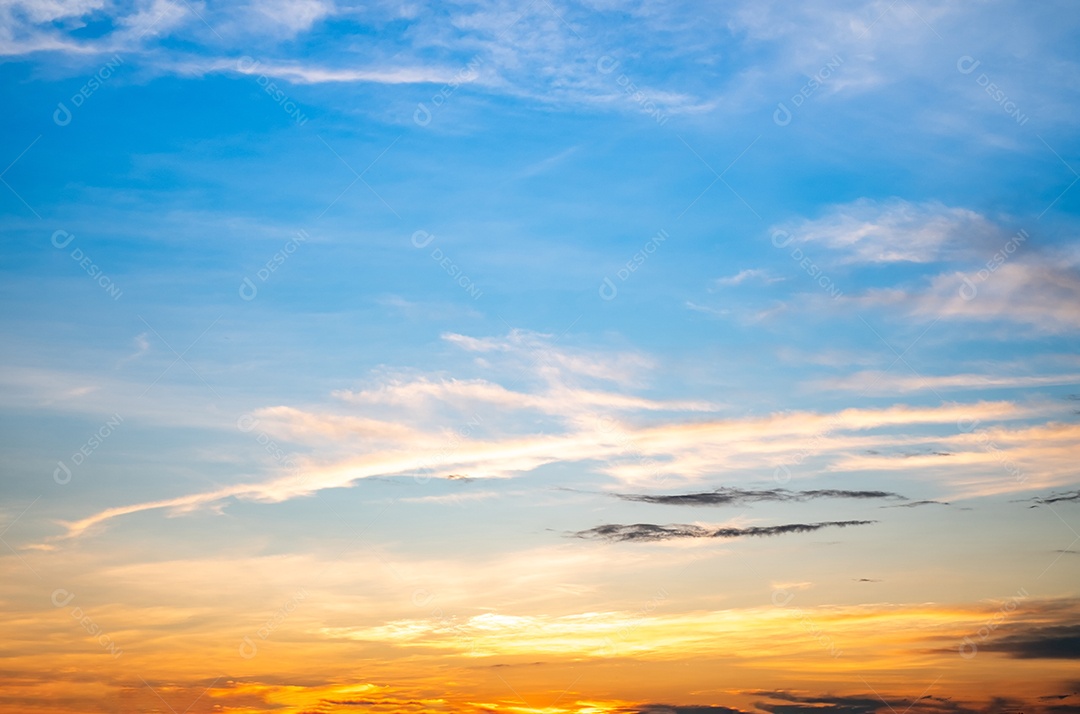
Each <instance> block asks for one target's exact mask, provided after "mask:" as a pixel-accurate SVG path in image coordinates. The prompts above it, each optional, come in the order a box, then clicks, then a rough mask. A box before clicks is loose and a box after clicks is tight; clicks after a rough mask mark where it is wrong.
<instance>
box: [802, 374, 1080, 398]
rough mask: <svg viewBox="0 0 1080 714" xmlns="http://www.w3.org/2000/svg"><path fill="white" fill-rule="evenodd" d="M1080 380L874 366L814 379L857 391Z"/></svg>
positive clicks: (820, 385) (1007, 386)
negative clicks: (892, 369)
mask: <svg viewBox="0 0 1080 714" xmlns="http://www.w3.org/2000/svg"><path fill="white" fill-rule="evenodd" d="M1077 383H1080V374H1038V375H992V374H947V375H904V374H900V375H897V374H891V373H887V372H880V371H875V370H864V371H861V372H854V373H852V374H850V375H845V376H843V377H832V378H829V379H822V380H818V381H816V382H813V383H812V385H813V386H814V387H816V388H819V389H837V390H843V391H850V392H859V393H860V394H903V393H910V392H921V391H940V392H944V391H950V390H968V389H1022V388H1030V387H1044V386H1056V385H1061V384H1077Z"/></svg>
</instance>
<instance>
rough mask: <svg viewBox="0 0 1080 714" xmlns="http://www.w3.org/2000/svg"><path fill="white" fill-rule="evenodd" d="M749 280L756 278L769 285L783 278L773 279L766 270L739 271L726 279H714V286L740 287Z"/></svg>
mask: <svg viewBox="0 0 1080 714" xmlns="http://www.w3.org/2000/svg"><path fill="white" fill-rule="evenodd" d="M751 278H758V279H760V280H761V281H762V282H764V283H765V284H766V285H768V284H771V283H776V282H780V281H781V280H783V279H784V278H774V277H772V276H771V275H770V274H769V271H767V270H760V269H748V270H740V271H739V272H738V273H736V274H735V275H731V276H729V277H726V278H717V279H716V284H717V285H741V284H743V283H744V282H746V281H747V280H750V279H751Z"/></svg>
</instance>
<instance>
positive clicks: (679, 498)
mask: <svg viewBox="0 0 1080 714" xmlns="http://www.w3.org/2000/svg"><path fill="white" fill-rule="evenodd" d="M614 495H615V496H616V497H617V498H621V499H623V500H624V501H638V502H640V503H659V504H663V505H667V506H740V505H743V504H745V503H758V502H760V501H781V502H796V503H800V502H802V501H810V500H814V499H817V498H855V499H874V498H885V499H894V500H900V501H906V500H907V499H906V498H905V497H904V496H901V495H900V494H898V493H893V492H891V491H845V490H840V489H832V488H827V489H818V490H814V491H789V490H788V489H786V488H769V489H764V490H756V491H755V490H746V489H741V488H727V487H721V488H718V489H716V490H714V491H703V492H701V493H681V494H675V495H671V496H655V495H651V494H640V493H616V494H614Z"/></svg>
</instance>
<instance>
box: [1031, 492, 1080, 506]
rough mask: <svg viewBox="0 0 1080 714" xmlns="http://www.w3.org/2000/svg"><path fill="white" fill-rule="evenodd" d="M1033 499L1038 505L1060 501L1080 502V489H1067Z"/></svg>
mask: <svg viewBox="0 0 1080 714" xmlns="http://www.w3.org/2000/svg"><path fill="white" fill-rule="evenodd" d="M1031 500H1032V501H1034V503H1035V505H1037V506H1042V505H1048V504H1051V503H1060V502H1066V503H1068V502H1080V490H1076V491H1065V492H1064V493H1055V494H1052V495H1050V496H1044V497H1036V498H1033V499H1031Z"/></svg>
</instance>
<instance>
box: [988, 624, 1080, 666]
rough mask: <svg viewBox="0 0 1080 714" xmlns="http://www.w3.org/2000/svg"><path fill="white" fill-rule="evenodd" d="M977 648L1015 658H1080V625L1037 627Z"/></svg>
mask: <svg viewBox="0 0 1080 714" xmlns="http://www.w3.org/2000/svg"><path fill="white" fill-rule="evenodd" d="M979 649H980V650H986V651H987V652H1002V653H1004V654H1007V655H1009V656H1010V657H1015V658H1016V659H1080V625H1054V626H1052V627H1039V628H1035V629H1033V630H1031V631H1029V632H1024V633H1021V634H1016V635H1009V636H1007V637H1002V638H1000V639H998V640H997V641H996V642H988V643H987V644H980V645H979Z"/></svg>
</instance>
